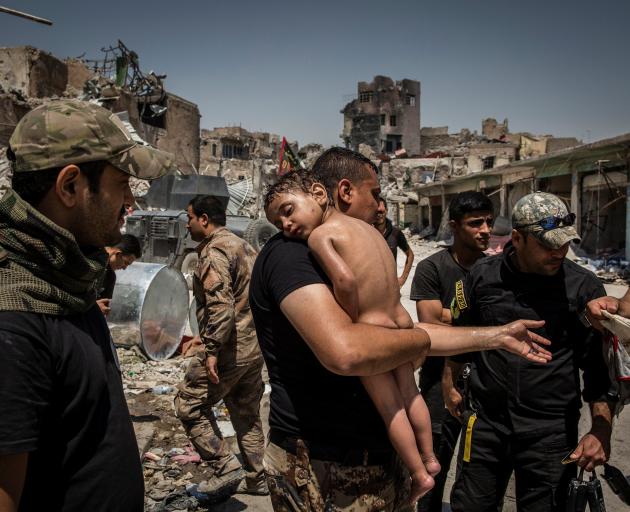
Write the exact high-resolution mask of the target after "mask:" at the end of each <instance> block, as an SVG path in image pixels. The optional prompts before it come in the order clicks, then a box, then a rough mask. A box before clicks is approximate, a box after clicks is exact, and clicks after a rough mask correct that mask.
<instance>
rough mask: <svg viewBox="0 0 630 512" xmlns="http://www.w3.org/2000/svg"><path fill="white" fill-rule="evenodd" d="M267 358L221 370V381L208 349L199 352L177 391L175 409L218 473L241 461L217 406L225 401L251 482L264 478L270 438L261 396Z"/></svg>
mask: <svg viewBox="0 0 630 512" xmlns="http://www.w3.org/2000/svg"><path fill="white" fill-rule="evenodd" d="M262 367H263V359H262V358H259V359H257V360H256V361H254V362H252V363H251V364H249V365H244V366H236V367H233V368H229V369H225V368H224V369H219V379H220V382H219V383H218V384H212V383H211V382H210V381H209V380H208V374H207V372H206V366H205V354H204V353H203V352H200V353H198V354H195V355H194V356H193V357H192V358H191V360H190V363H189V366H188V369H187V371H186V375H185V376H184V382H182V383H181V384H180V385H179V386H178V388H179V391H178V392H177V395H176V396H175V413H176V414H177V417H178V418H179V419H180V420H181V422H182V424H183V426H184V429H185V430H186V434H187V435H188V437H189V439H190V442H191V443H192V444H193V446H194V447H195V449H196V450H197V451H198V452H199V455H201V458H202V459H203V460H205V461H206V462H208V467H209V468H210V469H211V470H213V471H214V473H216V474H223V473H227V472H229V471H232V470H234V469H238V468H239V467H240V466H241V464H240V463H239V462H238V459H237V458H236V456H235V455H234V453H232V450H231V449H230V446H229V443H228V442H227V441H226V440H225V439H224V438H223V436H222V435H221V431H220V430H219V426H218V425H217V419H216V417H215V415H214V413H213V412H212V406H213V405H214V404H216V403H217V402H219V401H220V400H223V401H224V402H225V406H226V407H227V410H228V412H229V413H230V420H231V421H232V426H233V427H234V430H235V432H236V440H237V442H238V447H239V449H240V452H241V455H242V458H243V464H242V466H243V469H244V470H245V474H246V478H247V480H248V481H250V482H258V481H260V480H262V479H263V478H264V475H263V465H262V460H263V454H264V450H265V439H264V435H263V430H262V422H261V420H260V399H261V398H262V395H263V391H264V384H263V381H262Z"/></svg>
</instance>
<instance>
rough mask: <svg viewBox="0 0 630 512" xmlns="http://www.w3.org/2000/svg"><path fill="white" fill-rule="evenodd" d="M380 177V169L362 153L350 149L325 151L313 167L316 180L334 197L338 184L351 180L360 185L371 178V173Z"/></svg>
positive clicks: (336, 148) (337, 148)
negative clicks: (344, 180)
mask: <svg viewBox="0 0 630 512" xmlns="http://www.w3.org/2000/svg"><path fill="white" fill-rule="evenodd" d="M366 166H367V167H368V168H369V169H370V170H372V171H374V173H375V174H376V175H377V176H378V168H377V167H376V165H374V163H373V162H372V161H371V160H370V159H369V158H366V157H364V156H363V155H362V154H361V153H357V152H356V151H352V150H350V149H345V148H340V147H334V148H330V149H328V150H326V151H324V152H323V153H322V154H321V155H320V156H319V157H318V158H317V160H315V163H314V164H313V167H312V172H313V175H314V176H315V180H316V181H318V182H319V183H321V184H322V185H324V186H325V187H326V190H327V191H328V195H330V196H331V197H333V194H334V192H335V189H336V188H337V184H338V183H339V182H340V181H341V180H343V179H347V180H350V181H351V182H352V183H354V184H359V183H361V182H362V181H364V180H366V179H368V178H369V177H370V171H368V170H367V169H366Z"/></svg>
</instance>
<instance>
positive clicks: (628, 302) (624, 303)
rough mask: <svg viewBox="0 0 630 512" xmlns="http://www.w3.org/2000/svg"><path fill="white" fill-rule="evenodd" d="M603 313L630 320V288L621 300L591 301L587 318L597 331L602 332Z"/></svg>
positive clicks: (610, 298)
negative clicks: (606, 312)
mask: <svg viewBox="0 0 630 512" xmlns="http://www.w3.org/2000/svg"><path fill="white" fill-rule="evenodd" d="M602 311H608V312H609V313H613V314H615V313H616V314H618V315H621V316H623V317H626V318H630V288H629V289H628V290H627V291H626V293H625V295H624V296H623V297H621V299H617V298H615V297H608V296H607V297H599V298H597V299H593V300H591V301H590V302H589V303H588V304H587V305H586V311H585V313H586V316H587V318H588V320H589V322H590V323H591V324H592V325H593V327H595V328H596V329H599V330H602V329H603V327H602V324H601V323H600V320H602V318H603V316H602Z"/></svg>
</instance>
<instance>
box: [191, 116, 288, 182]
mask: <svg viewBox="0 0 630 512" xmlns="http://www.w3.org/2000/svg"><path fill="white" fill-rule="evenodd" d="M281 144H282V137H281V136H279V135H275V134H273V133H267V132H250V131H248V130H246V129H245V128H241V127H240V126H225V127H219V128H214V129H212V130H207V129H202V130H201V146H200V147H201V153H200V167H199V170H200V172H201V173H202V174H210V175H213V176H223V177H224V178H225V179H226V180H227V181H228V182H230V181H236V180H243V179H246V178H247V177H248V176H249V177H251V169H252V165H254V164H255V163H256V161H260V160H273V161H277V160H278V154H279V151H280V146H281ZM295 146H296V149H297V144H295Z"/></svg>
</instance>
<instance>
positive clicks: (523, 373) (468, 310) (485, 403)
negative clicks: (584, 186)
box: [453, 243, 610, 437]
mask: <svg viewBox="0 0 630 512" xmlns="http://www.w3.org/2000/svg"><path fill="white" fill-rule="evenodd" d="M512 252H513V247H512V245H511V244H510V243H508V244H507V245H506V246H505V249H504V252H503V254H499V255H497V256H491V257H488V258H484V259H483V260H481V261H478V262H477V263H476V264H475V266H474V267H473V268H472V269H471V271H470V273H469V274H468V277H467V278H466V282H465V284H464V294H463V295H462V296H461V297H458V298H457V299H456V301H455V307H454V309H453V312H454V315H453V320H454V323H455V324H456V325H480V326H490V325H502V324H506V323H508V322H512V321H514V320H518V319H520V318H523V319H529V320H544V321H545V325H544V326H543V327H541V328H540V329H536V330H535V332H537V333H538V334H540V335H542V336H544V337H546V338H547V339H549V340H551V346H550V347H547V348H548V350H549V351H551V353H552V354H553V359H552V360H551V361H550V362H548V363H546V364H537V363H532V362H529V361H527V360H525V359H523V358H521V357H519V356H516V355H514V354H511V353H508V352H506V351H504V350H490V351H486V352H476V353H473V354H468V355H467V356H468V358H472V361H473V372H472V375H471V380H470V390H471V393H472V396H473V400H474V401H475V402H476V403H477V405H478V407H479V409H480V414H482V415H483V416H484V417H485V418H486V419H487V420H488V421H490V422H491V423H492V424H494V426H495V428H497V429H499V430H501V431H503V432H505V433H510V432H514V433H516V434H517V435H521V436H523V437H524V436H527V435H537V434H540V433H546V432H554V431H556V432H559V431H564V430H565V429H566V428H567V427H568V426H571V425H573V426H574V425H577V419H578V418H579V410H580V407H581V400H580V373H579V370H580V369H582V370H584V373H583V379H584V390H583V393H582V397H583V398H584V400H586V401H587V402H592V401H600V400H606V398H607V392H608V390H609V388H610V381H609V379H608V370H607V368H606V363H605V362H604V358H603V355H602V346H601V338H600V336H599V334H598V333H597V332H595V331H594V330H593V329H587V328H586V327H584V325H583V324H582V323H581V322H580V320H579V315H580V314H581V312H582V311H583V310H584V308H585V306H586V304H587V303H588V302H589V301H590V300H592V299H595V298H597V297H602V296H604V295H605V294H606V292H605V290H604V287H603V286H602V284H601V282H600V281H599V279H598V278H597V277H596V276H595V275H594V274H593V273H592V272H590V271H588V270H585V269H583V268H582V267H580V266H579V265H576V264H575V263H573V262H572V261H570V260H566V259H565V261H564V263H563V265H562V268H561V269H560V271H559V272H558V273H557V274H556V275H554V276H545V275H539V274H532V273H523V272H520V271H519V270H518V269H517V268H516V267H515V266H514V264H513V262H512V259H511V257H510V254H511V253H512ZM465 358H466V356H457V357H454V358H453V359H455V360H459V361H462V360H464V359H465Z"/></svg>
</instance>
